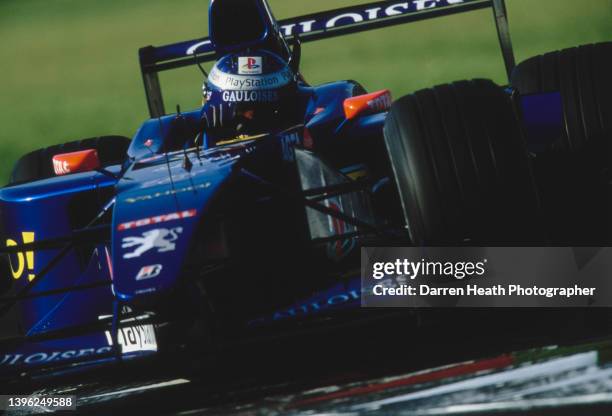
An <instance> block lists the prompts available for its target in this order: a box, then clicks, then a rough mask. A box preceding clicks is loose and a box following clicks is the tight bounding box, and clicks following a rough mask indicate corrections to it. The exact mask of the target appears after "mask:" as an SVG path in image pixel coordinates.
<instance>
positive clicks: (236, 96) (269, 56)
mask: <svg viewBox="0 0 612 416" xmlns="http://www.w3.org/2000/svg"><path fill="white" fill-rule="evenodd" d="M202 90H203V94H204V97H205V99H206V103H205V105H204V108H203V118H204V119H205V122H206V125H207V127H208V129H210V130H214V129H221V130H223V131H225V132H232V133H235V134H245V135H250V134H259V133H265V132H272V131H275V130H281V129H283V128H286V127H288V126H289V125H291V124H295V120H294V119H295V108H296V91H297V76H296V74H295V73H294V72H293V71H292V70H291V68H290V67H289V65H288V63H287V62H285V61H284V60H283V59H282V58H281V57H279V56H278V55H276V54H274V53H272V52H268V51H264V50H259V51H256V52H249V53H241V54H230V55H226V56H224V57H222V58H221V59H219V60H218V61H217V63H216V64H215V66H214V67H213V69H212V70H211V72H210V74H209V76H208V79H207V81H206V82H205V83H204V86H203V87H202Z"/></svg>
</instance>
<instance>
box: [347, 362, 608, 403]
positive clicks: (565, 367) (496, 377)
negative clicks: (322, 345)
mask: <svg viewBox="0 0 612 416" xmlns="http://www.w3.org/2000/svg"><path fill="white" fill-rule="evenodd" d="M595 364H597V352H596V351H591V352H585V353H582V354H576V355H572V356H569V357H564V358H557V359H554V360H550V361H548V362H545V363H542V364H534V365H530V366H528V367H523V368H516V369H513V370H507V371H503V372H500V373H495V374H489V375H486V376H481V377H476V378H472V379H468V380H463V381H459V382H456V383H451V384H447V385H444V386H438V387H433V388H430V389H426V390H421V391H416V392H412V393H408V394H403V395H401V396H396V397H390V398H388V399H382V400H377V401H374V402H369V403H363V404H359V405H356V406H353V407H352V408H351V409H353V410H375V409H378V408H380V407H382V406H387V405H390V404H395V403H401V402H406V401H410V400H416V399H422V398H426V397H432V396H437V395H441V394H449V393H455V392H458V391H462V390H468V389H477V388H480V387H485V386H490V385H494V384H500V383H507V382H509V381H514V380H516V379H529V378H534V377H546V376H551V375H553V374H558V373H563V372H566V371H570V370H575V369H578V368H584V367H589V366H593V365H595Z"/></svg>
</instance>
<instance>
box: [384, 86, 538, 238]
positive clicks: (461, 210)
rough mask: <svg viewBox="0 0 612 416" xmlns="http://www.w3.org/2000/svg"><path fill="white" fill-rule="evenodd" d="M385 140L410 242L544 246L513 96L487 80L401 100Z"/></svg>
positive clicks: (395, 106) (393, 109)
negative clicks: (535, 244) (530, 244)
mask: <svg viewBox="0 0 612 416" xmlns="http://www.w3.org/2000/svg"><path fill="white" fill-rule="evenodd" d="M384 138H385V143H386V147H387V151H388V154H389V158H390V162H391V166H392V169H393V171H394V176H395V181H396V185H397V188H398V190H399V195H400V200H401V202H402V208H403V212H404V218H405V220H406V226H407V229H408V233H409V235H410V238H411V240H412V242H413V243H414V244H436V245H439V244H446V243H448V244H462V243H467V244H470V245H473V244H476V243H478V244H487V245H496V244H513V243H527V242H543V241H544V238H543V236H542V233H541V232H540V231H539V230H540V227H539V225H538V217H539V199H538V195H537V191H536V189H535V184H534V181H533V177H532V172H531V166H530V161H529V156H528V154H527V151H526V148H525V142H524V138H523V135H522V131H521V129H520V126H519V122H518V119H517V117H516V113H515V111H514V107H513V105H512V102H511V99H510V97H509V96H508V95H507V94H506V93H505V92H504V91H503V90H502V89H501V88H499V87H498V86H497V85H495V84H494V83H493V82H492V81H489V80H472V81H460V82H455V83H452V84H448V85H440V86H437V87H434V88H429V89H424V90H421V91H417V92H416V93H414V94H410V95H407V96H404V97H402V98H400V99H399V100H397V101H396V102H395V103H394V104H393V105H392V107H391V110H390V112H389V115H388V118H387V120H386V122H385V127H384Z"/></svg>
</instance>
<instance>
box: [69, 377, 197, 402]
mask: <svg viewBox="0 0 612 416" xmlns="http://www.w3.org/2000/svg"><path fill="white" fill-rule="evenodd" d="M185 383H189V380H187V379H184V378H178V379H176V380H172V381H164V382H163V383H157V384H149V385H148V386H141V387H132V388H130V389H125V390H117V391H111V392H109V393H102V394H96V395H94V396H87V397H83V398H81V399H79V400H87V399H97V398H99V397H108V396H116V395H118V394H124V393H134V392H137V391H145V390H151V389H159V388H162V387H170V386H176V385H178V384H185Z"/></svg>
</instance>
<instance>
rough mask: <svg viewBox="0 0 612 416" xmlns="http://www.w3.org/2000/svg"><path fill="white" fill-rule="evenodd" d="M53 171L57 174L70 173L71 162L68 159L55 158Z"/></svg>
mask: <svg viewBox="0 0 612 416" xmlns="http://www.w3.org/2000/svg"><path fill="white" fill-rule="evenodd" d="M53 171H54V172H55V174H56V175H58V176H61V175H67V174H69V173H70V164H69V163H68V161H67V160H57V159H55V158H54V159H53Z"/></svg>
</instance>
